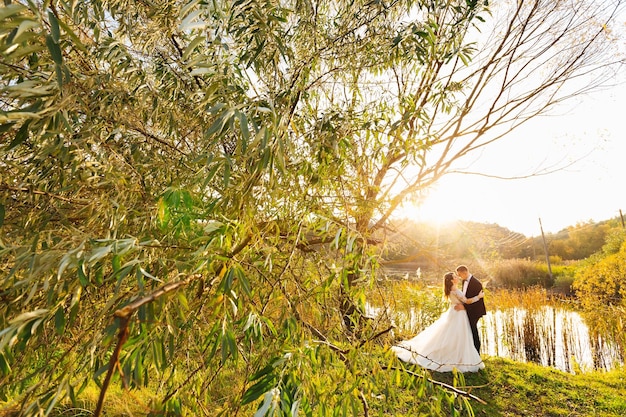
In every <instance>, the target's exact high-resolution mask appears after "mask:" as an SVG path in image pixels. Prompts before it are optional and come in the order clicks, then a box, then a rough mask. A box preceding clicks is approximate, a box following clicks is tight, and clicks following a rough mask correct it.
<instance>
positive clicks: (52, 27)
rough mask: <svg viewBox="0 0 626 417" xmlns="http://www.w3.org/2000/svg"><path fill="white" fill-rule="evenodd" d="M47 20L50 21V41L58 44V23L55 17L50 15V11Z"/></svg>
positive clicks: (59, 36)
mask: <svg viewBox="0 0 626 417" xmlns="http://www.w3.org/2000/svg"><path fill="white" fill-rule="evenodd" d="M48 20H49V21H50V34H51V35H52V40H53V41H54V43H57V44H58V43H59V39H61V31H60V30H59V21H58V20H57V17H56V16H55V15H54V13H52V11H51V10H49V11H48Z"/></svg>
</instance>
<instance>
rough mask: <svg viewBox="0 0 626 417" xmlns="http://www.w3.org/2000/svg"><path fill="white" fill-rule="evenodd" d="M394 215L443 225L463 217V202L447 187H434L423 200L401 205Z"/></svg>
mask: <svg viewBox="0 0 626 417" xmlns="http://www.w3.org/2000/svg"><path fill="white" fill-rule="evenodd" d="M394 217H398V218H406V219H411V220H413V221H416V222H426V223H430V224H432V225H434V226H443V225H446V224H449V223H452V222H455V221H457V220H460V219H461V218H462V202H461V201H459V199H458V196H457V197H456V198H455V196H454V195H452V194H451V193H450V192H447V191H446V189H441V188H433V189H431V190H429V192H428V195H427V196H425V197H424V198H423V199H422V200H420V201H416V202H412V201H409V202H406V203H405V204H404V205H403V206H401V207H399V208H398V210H397V215H395V216H394Z"/></svg>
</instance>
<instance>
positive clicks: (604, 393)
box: [0, 358, 626, 417]
mask: <svg viewBox="0 0 626 417" xmlns="http://www.w3.org/2000/svg"><path fill="white" fill-rule="evenodd" d="M485 363H486V365H487V366H486V369H484V370H482V371H481V372H478V373H475V374H471V373H469V374H466V375H464V381H463V378H461V382H460V383H458V384H457V386H458V388H459V389H463V390H465V391H469V392H471V394H473V395H475V396H476V397H478V398H480V399H482V400H483V401H485V402H486V404H480V403H479V402H477V401H475V400H472V401H471V405H472V408H473V411H474V413H475V415H476V416H489V417H509V416H511V417H513V416H515V417H518V416H524V417H533V416H537V417H539V416H542V417H545V416H553V417H556V416H568V417H579V416H580V417H582V416H603V417H612V416H615V417H617V416H624V415H626V397H624V395H623V392H624V388H623V387H624V385H625V384H626V375H625V373H624V372H623V370H621V371H613V372H607V373H604V372H602V373H601V372H593V373H585V374H577V375H575V374H569V373H564V372H560V371H558V370H555V369H553V368H546V367H542V366H538V365H534V364H525V363H519V362H513V361H510V360H506V359H501V358H487V359H486V360H485ZM416 371H417V372H419V370H418V369H416ZM432 378H433V379H435V380H437V381H441V382H445V383H448V384H450V385H452V384H453V383H454V382H453V375H452V374H450V373H445V374H439V373H435V374H433V375H432ZM419 386H420V385H419V384H417V385H413V386H410V387H407V386H404V387H402V386H396V387H395V388H394V391H395V392H394V393H393V395H391V397H393V400H392V399H391V398H389V397H387V398H386V397H385V396H384V395H380V396H377V397H378V398H377V399H375V398H371V399H370V401H369V406H370V409H369V415H370V416H385V417H387V416H389V417H391V416H393V417H400V416H415V415H417V414H416V413H417V412H418V409H420V410H421V411H422V412H423V411H424V409H423V404H422V406H418V404H417V402H418V401H416V398H417V396H416V393H415V390H416V389H418V388H419ZM85 394H86V395H83V398H82V401H81V403H82V406H81V407H80V408H70V409H66V410H65V411H64V412H63V411H61V412H59V413H58V414H57V413H55V414H54V415H55V416H79V415H80V416H88V415H91V412H92V411H93V407H94V406H95V402H96V400H97V390H95V389H94V390H89V389H88V390H87V391H86V392H85ZM381 394H382V393H381ZM149 397H150V393H149V392H147V391H133V392H132V393H130V395H129V393H128V392H124V391H123V390H121V389H113V390H112V391H111V392H109V395H108V397H107V398H108V399H107V406H106V415H107V416H145V415H147V414H148V410H146V408H145V407H140V406H139V404H141V403H144V404H145V403H148V402H149ZM390 402H391V404H390ZM5 406H6V404H5ZM2 409H3V406H2V404H0V416H3V417H4V416H9V415H11V414H9V413H7V411H8V410H7V409H6V408H5V409H4V412H3V411H2ZM214 411H217V410H214ZM248 411H250V412H251V411H252V410H248ZM352 411H353V410H350V411H348V414H347V415H357V416H360V415H362V409H359V410H354V411H357V413H356V414H353V413H352ZM314 415H317V414H315V413H314ZM433 415H461V416H467V415H469V413H468V412H467V411H463V412H461V413H460V414H453V412H452V411H451V410H449V411H448V412H446V414H439V413H437V414H433Z"/></svg>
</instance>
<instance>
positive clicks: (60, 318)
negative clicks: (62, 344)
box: [54, 307, 65, 335]
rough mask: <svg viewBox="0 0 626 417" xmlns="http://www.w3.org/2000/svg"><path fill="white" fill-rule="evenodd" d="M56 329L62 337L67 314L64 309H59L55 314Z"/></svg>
mask: <svg viewBox="0 0 626 417" xmlns="http://www.w3.org/2000/svg"><path fill="white" fill-rule="evenodd" d="M54 328H55V329H56V332H57V334H59V335H62V334H63V331H64V330H65V313H64V311H63V307H59V308H58V309H57V312H56V313H55V314H54Z"/></svg>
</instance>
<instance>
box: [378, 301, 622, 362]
mask: <svg viewBox="0 0 626 417" xmlns="http://www.w3.org/2000/svg"><path fill="white" fill-rule="evenodd" d="M368 310H369V313H370V314H372V315H379V314H381V313H383V312H384V309H379V308H374V307H372V306H368ZM425 313H426V312H425V311H424V310H418V309H415V308H410V309H408V310H407V311H395V312H393V313H391V312H389V311H388V312H387V314H389V316H392V317H393V318H392V320H393V321H394V322H395V323H396V325H397V327H398V328H400V329H401V332H402V333H403V334H416V333H418V332H419V331H421V330H422V329H424V328H425V327H426V326H428V325H429V324H430V323H432V322H433V321H434V320H435V319H436V317H438V315H439V314H440V312H434V313H435V315H436V316H435V315H433V314H425ZM478 325H479V331H480V332H481V341H482V348H481V351H482V352H481V353H483V354H486V355H490V356H500V357H505V358H509V359H513V360H516V361H520V362H533V363H537V364H541V365H544V366H552V367H555V368H557V369H560V370H562V371H565V372H579V371H590V370H594V369H596V370H610V369H614V368H616V367H619V366H622V365H623V364H624V358H623V357H622V353H621V352H622V351H621V350H620V347H619V346H617V345H616V343H614V342H613V341H611V340H609V339H608V338H602V337H601V336H592V335H591V332H590V331H589V328H588V326H587V325H586V324H585V321H584V320H583V318H582V317H581V316H580V314H578V313H576V312H574V311H569V310H565V309H560V308H555V307H551V306H544V307H541V308H539V309H536V310H532V311H527V310H525V309H518V308H514V309H508V310H497V311H489V312H488V313H487V315H486V316H485V317H483V318H482V319H481V320H480V321H479V322H478Z"/></svg>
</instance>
